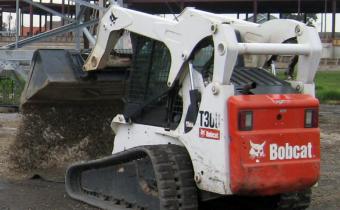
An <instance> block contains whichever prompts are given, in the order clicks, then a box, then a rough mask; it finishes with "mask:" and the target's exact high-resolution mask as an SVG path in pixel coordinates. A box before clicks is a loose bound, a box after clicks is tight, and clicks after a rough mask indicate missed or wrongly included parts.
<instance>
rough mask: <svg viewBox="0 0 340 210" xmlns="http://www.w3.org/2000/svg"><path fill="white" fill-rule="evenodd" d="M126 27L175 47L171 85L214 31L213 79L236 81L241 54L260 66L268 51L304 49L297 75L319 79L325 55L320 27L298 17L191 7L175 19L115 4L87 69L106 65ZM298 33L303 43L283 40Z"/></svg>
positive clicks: (105, 18) (283, 52)
mask: <svg viewBox="0 0 340 210" xmlns="http://www.w3.org/2000/svg"><path fill="white" fill-rule="evenodd" d="M123 30H126V31H129V32H133V33H137V34H140V35H143V36H146V37H149V38H152V39H155V40H158V41H161V42H163V43H164V44H165V45H166V46H167V47H168V48H169V51H170V54H171V68H170V73H169V77H168V83H167V84H168V86H171V85H172V84H173V82H174V81H175V79H176V78H177V77H178V75H179V72H180V71H181V69H182V66H183V63H184V62H186V61H187V59H188V58H189V55H191V53H192V51H193V49H194V48H195V46H196V45H197V44H198V43H199V42H200V41H201V40H202V39H204V38H205V37H208V36H212V37H213V41H214V46H216V47H215V52H214V53H215V57H214V63H215V66H218V69H214V78H213V80H214V82H218V83H220V84H229V83H230V77H231V74H232V71H233V68H234V65H235V62H236V59H237V55H239V54H252V55H255V56H257V57H258V65H259V66H260V67H261V66H262V65H263V64H264V63H265V61H266V59H267V58H268V56H267V55H299V63H298V66H299V69H300V70H299V72H298V76H297V79H298V80H299V81H301V82H303V83H313V78H314V75H315V72H316V70H317V67H318V62H319V59H320V57H321V51H320V50H321V43H320V40H319V38H318V34H317V31H316V30H315V29H314V28H311V27H308V26H306V25H304V24H302V23H300V22H297V21H293V20H273V21H269V22H267V23H264V24H262V25H259V24H253V23H249V22H245V21H242V20H231V19H229V18H226V17H225V16H223V15H217V14H212V13H208V12H204V11H200V10H196V9H194V8H186V9H185V10H184V11H183V12H182V14H181V15H180V16H179V18H178V21H174V20H169V19H165V18H161V17H159V16H155V15H150V14H146V13H142V12H138V11H134V10H130V9H126V8H123V7H119V6H117V5H112V6H111V7H110V8H109V9H108V11H107V12H106V14H105V15H104V16H103V17H102V19H101V21H100V26H99V30H98V38H97V42H96V44H95V46H94V48H93V50H92V53H91V54H90V56H89V57H88V59H87V60H86V62H85V64H84V70H85V71H92V70H100V69H103V68H105V67H106V65H107V64H106V63H107V60H108V56H109V54H110V52H111V50H112V49H113V48H114V46H115V44H116V42H117V41H118V39H119V38H120V36H121V34H122V31H123ZM235 30H237V31H239V32H240V33H241V37H242V39H243V40H242V42H239V41H238V40H237V38H236V35H235ZM278 31H279V32H278ZM293 37H297V40H298V43H297V44H282V42H284V41H285V40H287V39H290V38H293Z"/></svg>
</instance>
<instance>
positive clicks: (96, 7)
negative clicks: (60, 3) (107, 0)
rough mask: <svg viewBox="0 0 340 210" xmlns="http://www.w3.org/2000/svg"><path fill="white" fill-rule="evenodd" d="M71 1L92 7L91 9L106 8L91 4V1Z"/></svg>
mask: <svg viewBox="0 0 340 210" xmlns="http://www.w3.org/2000/svg"><path fill="white" fill-rule="evenodd" d="M71 1H73V2H74V3H76V4H77V3H78V4H79V5H82V6H86V7H89V8H92V9H96V10H106V8H105V7H101V6H97V5H95V4H91V3H89V2H87V1H83V0H71Z"/></svg>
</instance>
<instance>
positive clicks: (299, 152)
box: [249, 141, 314, 163]
mask: <svg viewBox="0 0 340 210" xmlns="http://www.w3.org/2000/svg"><path fill="white" fill-rule="evenodd" d="M249 144H250V150H249V157H250V158H251V159H255V161H256V162H257V163H258V162H260V159H262V158H265V157H266V154H265V151H269V160H298V159H310V158H313V157H314V156H313V154H312V148H313V146H312V143H310V142H308V143H307V144H306V145H291V144H289V143H285V144H284V145H283V146H279V145H278V144H275V143H272V144H269V146H268V147H267V149H266V147H265V145H266V142H265V141H264V142H262V143H260V144H256V143H253V142H252V141H249Z"/></svg>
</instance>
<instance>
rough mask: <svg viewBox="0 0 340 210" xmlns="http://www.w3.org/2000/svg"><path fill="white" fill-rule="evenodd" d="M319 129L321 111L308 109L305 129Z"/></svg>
mask: <svg viewBox="0 0 340 210" xmlns="http://www.w3.org/2000/svg"><path fill="white" fill-rule="evenodd" d="M317 127H319V110H318V109H306V110H305V128H317Z"/></svg>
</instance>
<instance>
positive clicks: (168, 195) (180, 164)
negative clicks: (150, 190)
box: [148, 145, 198, 210]
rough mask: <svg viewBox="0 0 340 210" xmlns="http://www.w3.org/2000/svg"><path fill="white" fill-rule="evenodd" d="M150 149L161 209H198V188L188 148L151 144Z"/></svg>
mask: <svg viewBox="0 0 340 210" xmlns="http://www.w3.org/2000/svg"><path fill="white" fill-rule="evenodd" d="M148 149H149V151H150V152H151V153H149V154H152V155H151V156H150V159H151V160H152V162H153V163H154V168H155V169H156V171H155V174H156V177H158V178H157V179H158V190H159V199H160V203H161V209H164V210H165V209H166V210H197V208H198V197H197V188H196V184H195V182H194V179H193V177H194V172H193V169H192V164H191V159H190V157H189V155H188V152H187V151H186V149H185V148H183V147H180V146H175V145H165V146H164V145H161V146H150V147H148Z"/></svg>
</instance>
